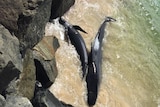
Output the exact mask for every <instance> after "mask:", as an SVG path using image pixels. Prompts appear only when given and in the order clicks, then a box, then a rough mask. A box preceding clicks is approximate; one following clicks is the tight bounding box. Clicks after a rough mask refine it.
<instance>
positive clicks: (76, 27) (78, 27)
mask: <svg viewBox="0 0 160 107" xmlns="http://www.w3.org/2000/svg"><path fill="white" fill-rule="evenodd" d="M73 27H74V28H75V29H77V30H80V31H81V32H83V33H86V34H87V32H86V31H85V30H83V29H82V28H81V27H80V26H77V25H73Z"/></svg>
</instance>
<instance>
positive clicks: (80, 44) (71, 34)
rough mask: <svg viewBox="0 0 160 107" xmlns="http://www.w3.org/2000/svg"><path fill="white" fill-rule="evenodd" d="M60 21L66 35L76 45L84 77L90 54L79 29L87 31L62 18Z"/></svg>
mask: <svg viewBox="0 0 160 107" xmlns="http://www.w3.org/2000/svg"><path fill="white" fill-rule="evenodd" d="M59 23H60V24H62V25H63V26H64V28H65V32H66V33H65V34H66V36H67V37H68V38H69V39H70V41H71V44H72V45H74V47H75V49H76V51H77V53H78V54H79V56H80V60H81V66H82V71H83V77H84V76H85V74H86V70H87V69H88V54H87V49H86V44H85V42H84V40H83V38H82V36H81V35H80V33H79V32H78V31H77V30H80V31H82V32H84V33H86V32H85V31H84V30H83V29H82V28H80V27H79V26H73V25H71V24H69V23H68V22H67V21H65V20H64V19H62V18H60V19H59Z"/></svg>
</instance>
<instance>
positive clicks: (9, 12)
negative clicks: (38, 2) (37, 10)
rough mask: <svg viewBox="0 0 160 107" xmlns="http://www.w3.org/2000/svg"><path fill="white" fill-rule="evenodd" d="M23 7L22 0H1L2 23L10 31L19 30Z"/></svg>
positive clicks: (0, 20)
mask: <svg viewBox="0 0 160 107" xmlns="http://www.w3.org/2000/svg"><path fill="white" fill-rule="evenodd" d="M25 1H27V0H25ZM23 8H24V7H23V2H22V0H0V23H1V24H2V25H4V26H5V27H6V28H7V29H9V30H10V31H17V30H18V26H17V20H18V16H19V14H20V13H22V10H23Z"/></svg>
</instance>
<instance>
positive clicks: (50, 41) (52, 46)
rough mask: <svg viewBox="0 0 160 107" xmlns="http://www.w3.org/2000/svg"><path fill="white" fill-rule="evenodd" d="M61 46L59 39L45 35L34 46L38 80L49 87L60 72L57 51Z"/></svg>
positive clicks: (45, 86)
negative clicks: (58, 70)
mask: <svg viewBox="0 0 160 107" xmlns="http://www.w3.org/2000/svg"><path fill="white" fill-rule="evenodd" d="M58 47H59V43H58V39H57V38H55V37H53V36H45V37H44V38H43V39H42V40H41V41H40V42H39V43H38V44H37V45H36V46H35V47H34V48H33V50H34V51H33V53H34V54H33V55H34V61H35V66H36V80H37V81H39V82H41V83H42V86H43V87H44V88H48V87H49V86H51V84H52V83H53V82H54V80H55V78H56V76H57V74H58V72H57V67H56V60H55V52H56V50H57V48H58Z"/></svg>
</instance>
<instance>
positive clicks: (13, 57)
mask: <svg viewBox="0 0 160 107" xmlns="http://www.w3.org/2000/svg"><path fill="white" fill-rule="evenodd" d="M21 71H22V59H21V55H20V51H19V41H18V39H17V38H16V37H15V36H12V35H11V34H10V32H9V31H8V30H7V29H5V28H4V27H3V26H2V25H0V80H1V81H0V93H2V91H4V90H5V89H6V88H7V86H8V84H9V83H10V81H12V80H13V79H14V78H18V77H19V74H20V72H21Z"/></svg>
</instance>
